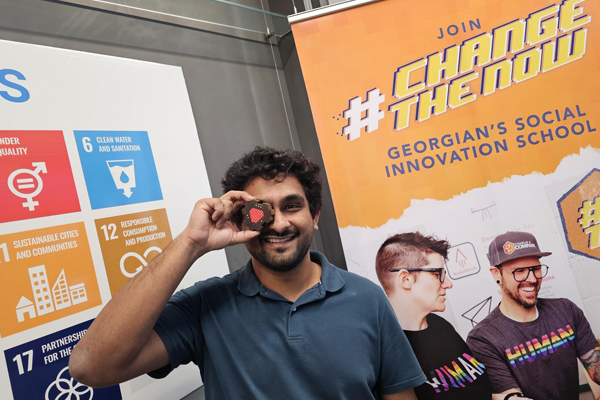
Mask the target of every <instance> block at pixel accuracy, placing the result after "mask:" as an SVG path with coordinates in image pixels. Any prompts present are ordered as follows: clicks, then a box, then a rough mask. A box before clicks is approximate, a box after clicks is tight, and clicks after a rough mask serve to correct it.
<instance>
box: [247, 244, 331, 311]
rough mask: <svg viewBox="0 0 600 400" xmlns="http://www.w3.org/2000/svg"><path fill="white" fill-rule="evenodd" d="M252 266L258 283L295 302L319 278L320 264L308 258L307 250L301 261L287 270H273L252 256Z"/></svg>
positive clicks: (317, 281)
mask: <svg viewBox="0 0 600 400" xmlns="http://www.w3.org/2000/svg"><path fill="white" fill-rule="evenodd" d="M252 267H253V268H254V273H255V274H256V277H257V278H258V280H259V281H260V283H261V284H262V285H263V286H264V287H265V288H267V289H268V290H272V291H274V292H276V293H278V294H280V295H281V296H283V297H285V298H286V299H288V300H289V301H291V302H295V301H296V300H298V298H299V297H300V296H301V295H302V293H304V292H306V291H307V290H308V289H310V288H311V287H313V286H314V285H316V284H317V283H319V281H320V280H321V272H322V269H321V266H320V265H319V264H317V263H315V262H313V261H312V260H311V259H310V252H307V253H306V255H305V256H304V258H303V259H302V261H300V263H299V264H298V265H296V266H295V267H294V268H292V269H291V270H289V271H274V270H272V269H270V268H267V267H265V266H264V265H262V264H261V263H260V262H259V261H258V260H256V259H255V258H254V257H253V258H252Z"/></svg>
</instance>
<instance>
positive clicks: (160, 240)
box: [0, 40, 228, 400]
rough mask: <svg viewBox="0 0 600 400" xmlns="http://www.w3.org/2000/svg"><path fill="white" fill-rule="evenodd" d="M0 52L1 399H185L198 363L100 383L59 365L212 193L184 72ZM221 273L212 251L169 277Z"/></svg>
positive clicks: (223, 266)
mask: <svg viewBox="0 0 600 400" xmlns="http://www.w3.org/2000/svg"><path fill="white" fill-rule="evenodd" d="M0 53H1V54H2V59H1V60H0V116H1V117H2V118H1V120H0V204H1V205H0V351H1V352H2V356H0V399H2V400H5V399H6V400H11V399H14V400H44V399H45V400H58V399H67V398H69V399H75V398H76V399H78V400H91V399H106V400H119V399H122V398H123V399H131V400H135V399H144V400H147V399H157V400H158V399H167V398H168V399H179V398H182V397H183V396H185V395H187V394H188V393H189V392H191V391H192V390H194V389H196V388H197V387H199V386H200V385H201V380H200V374H199V373H198V368H197V367H196V366H195V365H187V366H183V367H182V368H178V369H177V370H175V371H173V373H172V374H170V375H169V377H167V378H165V379H164V380H154V379H152V378H150V377H148V376H142V377H139V378H136V379H133V380H131V381H128V382H125V383H123V384H121V385H114V386H110V387H107V388H100V389H95V388H91V387H87V386H86V385H83V384H81V383H80V382H77V381H75V380H73V379H72V378H71V376H70V374H69V369H68V362H69V356H70V354H71V350H72V349H73V346H75V345H76V344H77V342H78V341H79V340H80V339H81V337H82V336H83V335H84V334H85V332H86V330H87V328H88V327H89V325H90V324H91V322H92V321H93V319H94V318H95V317H96V316H97V315H98V313H99V312H100V310H101V309H102V306H103V305H105V304H106V303H107V302H108V301H109V300H110V299H111V297H112V296H113V295H114V294H115V293H116V292H117V291H118V290H119V289H120V288H121V287H122V286H123V285H125V284H126V283H127V282H128V281H129V280H130V279H132V278H133V277H134V276H135V275H136V274H137V273H139V272H140V271H141V270H142V269H143V268H145V267H146V266H147V265H148V263H149V262H150V261H151V260H152V259H153V258H154V257H156V256H157V255H158V254H160V253H161V252H162V251H163V250H164V249H165V247H166V246H167V245H168V244H169V243H170V242H171V240H172V238H173V237H175V236H177V235H178V234H179V233H180V232H181V231H182V230H183V228H184V227H185V226H186V224H187V221H188V218H189V215H190V213H191V211H192V209H193V206H194V203H195V202H196V200H198V199H199V198H203V197H211V192H210V187H209V184H208V176H207V174H206V167H205V165H204V161H203V157H202V151H201V148H200V143H199V141H198V135H197V132H196V126H195V123H194V117H193V114H192V108H191V104H190V101H189V98H188V94H187V89H186V86H185V81H184V78H183V73H182V71H181V68H179V67H174V66H168V65H160V64H154V63H149V62H141V61H136V60H128V59H123V58H117V57H108V56H103V55H98V54H91V53H83V52H78V51H70V50H64V49H58V48H51V47H43V46H36V45H31V44H24V43H16V42H8V41H1V40H0ZM227 272H228V268H227V261H226V259H225V254H224V251H217V252H213V253H210V254H207V255H206V256H205V257H202V260H199V261H198V262H197V264H196V265H195V266H194V267H192V268H191V269H190V271H189V273H188V274H187V275H186V277H185V278H184V281H183V282H182V283H181V285H180V287H187V286H190V285H192V284H193V283H194V282H195V281H197V280H201V279H205V278H208V277H211V276H215V275H223V274H225V273H227ZM124 339H125V338H124Z"/></svg>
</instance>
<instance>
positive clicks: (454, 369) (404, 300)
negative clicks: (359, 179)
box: [375, 232, 492, 400]
mask: <svg viewBox="0 0 600 400" xmlns="http://www.w3.org/2000/svg"><path fill="white" fill-rule="evenodd" d="M449 248H450V243H448V242H447V241H445V240H438V239H437V238H435V237H433V236H424V235H422V234H421V233H419V232H409V233H402V234H398V235H394V236H392V237H390V238H388V239H387V240H386V241H385V242H383V244H382V245H381V247H380V248H379V251H378V252H377V258H376V261H375V265H376V270H377V277H378V279H379V282H381V286H382V287H383V290H384V291H385V293H386V294H387V296H388V298H389V299H390V303H391V304H392V307H393V308H394V312H395V313H396V316H397V317H398V321H399V322H400V325H401V326H402V328H403V329H404V333H405V334H406V337H407V338H408V341H409V342H410V344H411V346H412V348H413V350H414V352H415V355H416V356H417V360H419V364H420V366H421V369H422V370H423V372H424V373H425V375H426V376H427V382H425V383H424V384H422V385H421V386H418V387H416V388H415V393H416V395H417V398H418V399H419V400H429V399H432V400H435V399H439V400H444V399H450V400H490V399H491V398H492V388H491V384H490V381H489V378H488V372H487V370H486V366H485V364H482V363H479V362H478V360H477V359H476V358H475V357H473V353H472V352H471V350H470V349H469V348H468V347H467V344H466V343H465V341H464V340H463V339H462V338H461V337H460V335H459V334H458V333H457V332H456V330H455V329H454V327H452V325H450V324H449V323H448V322H447V321H446V320H445V319H444V318H442V317H440V316H438V315H436V314H434V312H441V311H444V310H445V309H446V304H445V301H446V297H445V296H446V291H447V290H448V289H451V288H452V282H450V279H449V278H448V277H447V276H446V270H445V269H444V259H446V258H447V256H448V249H449Z"/></svg>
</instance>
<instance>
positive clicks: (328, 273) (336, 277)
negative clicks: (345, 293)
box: [238, 251, 345, 297]
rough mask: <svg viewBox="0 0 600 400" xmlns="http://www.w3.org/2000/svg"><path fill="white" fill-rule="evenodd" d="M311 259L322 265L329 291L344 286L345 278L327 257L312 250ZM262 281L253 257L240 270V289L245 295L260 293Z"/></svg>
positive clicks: (326, 288) (324, 283) (323, 277)
mask: <svg viewBox="0 0 600 400" xmlns="http://www.w3.org/2000/svg"><path fill="white" fill-rule="evenodd" d="M310 259H311V261H312V262H316V263H317V264H320V265H321V285H322V288H323V289H324V290H325V291H327V292H332V293H333V292H337V291H338V290H340V289H341V288H342V287H343V286H344V283H345V282H344V279H343V278H342V276H341V275H340V271H339V270H338V268H337V267H336V266H334V265H333V264H331V263H330V262H329V261H328V260H327V258H325V256H324V255H323V254H321V253H319V252H318V251H311V252H310ZM261 286H262V285H261V283H260V281H259V280H258V278H257V277H256V274H255V273H254V268H252V259H250V260H248V262H247V263H246V265H245V266H244V267H243V268H242V269H241V270H240V280H239V283H238V290H239V291H240V292H242V293H243V294H244V295H246V296H248V297H251V296H255V295H257V294H259V293H260V287H261Z"/></svg>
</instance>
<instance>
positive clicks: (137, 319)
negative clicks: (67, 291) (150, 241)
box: [70, 237, 199, 382]
mask: <svg viewBox="0 0 600 400" xmlns="http://www.w3.org/2000/svg"><path fill="white" fill-rule="evenodd" d="M198 256H199V254H197V253H196V252H195V248H194V246H192V245H191V244H190V243H189V242H186V240H185V239H184V238H181V237H178V238H176V239H175V240H174V241H173V242H172V243H171V244H170V245H169V246H167V248H166V249H165V250H164V251H163V252H162V253H161V254H160V255H158V256H157V257H156V258H155V259H154V260H152V262H151V263H150V264H149V265H148V266H147V267H146V268H144V269H143V270H142V271H141V272H140V273H139V274H137V275H136V276H135V277H134V278H132V279H131V280H130V281H129V282H127V284H126V285H125V286H123V288H122V289H121V290H119V292H117V293H116V294H115V296H114V297H113V298H112V299H111V300H110V302H109V303H108V304H107V305H106V306H105V307H104V309H103V310H102V311H101V312H100V314H99V315H98V317H97V318H96V320H95V321H94V323H93V324H92V325H91V326H90V328H89V329H88V331H87V332H86V334H85V335H84V336H83V338H82V339H81V341H80V342H79V343H78V344H77V346H75V348H74V350H73V353H72V355H71V361H70V366H71V370H72V374H75V375H77V374H79V375H80V376H88V375H91V374H94V379H98V380H99V381H100V382H102V381H103V380H102V378H98V375H96V374H104V373H106V374H118V373H119V372H120V371H122V370H124V369H125V368H127V366H128V365H129V364H130V363H131V362H132V361H133V360H134V359H135V358H136V357H137V356H138V355H139V353H140V352H141V350H142V349H143V347H144V346H145V345H146V343H147V342H148V338H149V337H150V334H151V333H152V329H153V327H154V324H155V323H156V321H157V320H158V317H159V315H160V313H161V311H162V310H163V309H164V307H165V304H166V303H167V301H168V300H169V298H170V296H171V295H172V294H173V292H174V291H175V289H176V288H177V286H178V285H179V283H180V282H181V280H182V279H183V277H184V275H185V273H186V272H187V271H188V269H189V268H190V266H191V265H192V263H193V262H194V261H195V260H196V259H197V257H198ZM84 379H85V378H84Z"/></svg>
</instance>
